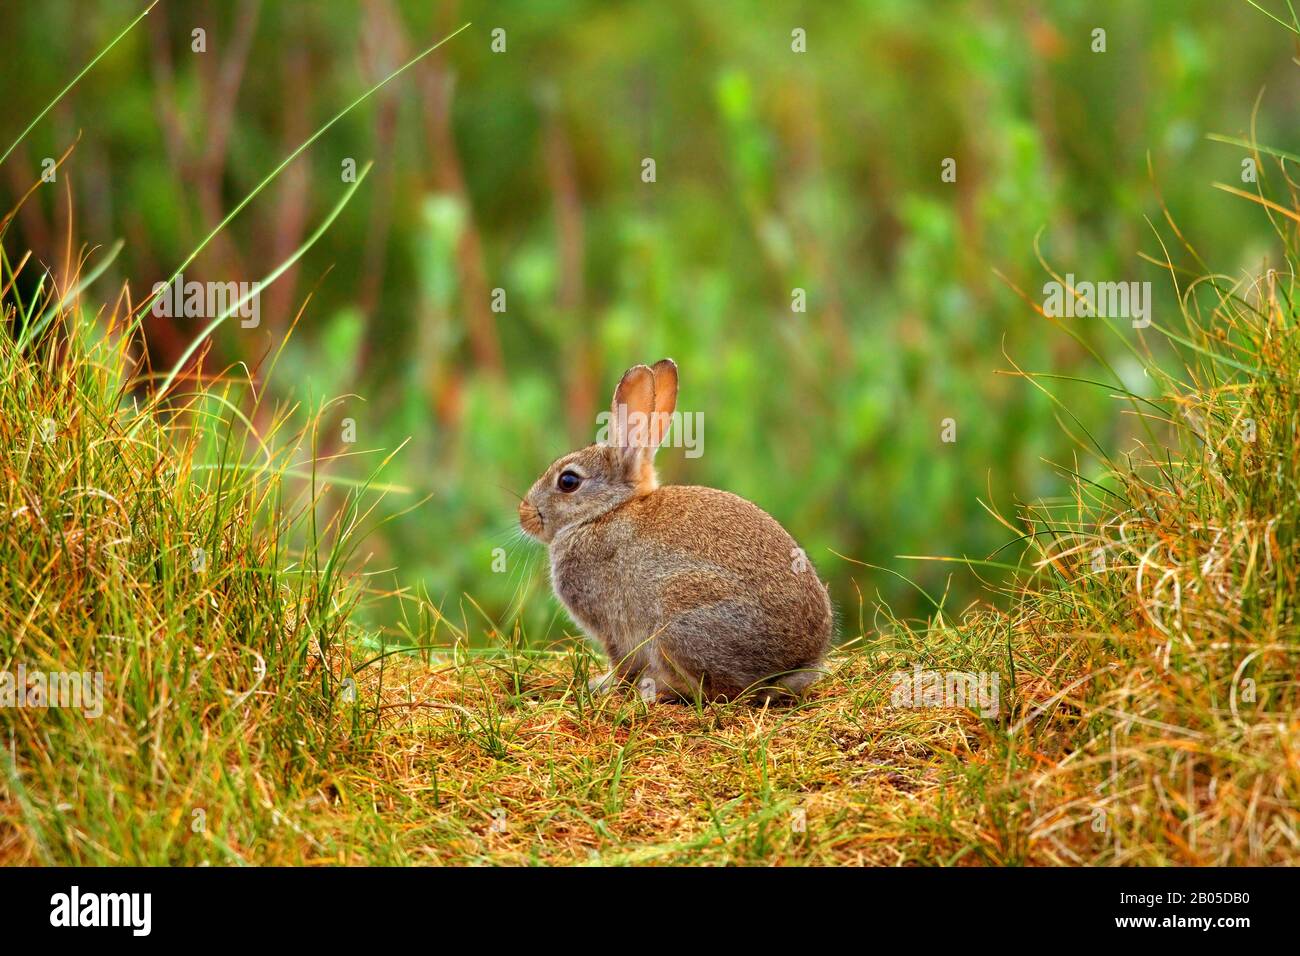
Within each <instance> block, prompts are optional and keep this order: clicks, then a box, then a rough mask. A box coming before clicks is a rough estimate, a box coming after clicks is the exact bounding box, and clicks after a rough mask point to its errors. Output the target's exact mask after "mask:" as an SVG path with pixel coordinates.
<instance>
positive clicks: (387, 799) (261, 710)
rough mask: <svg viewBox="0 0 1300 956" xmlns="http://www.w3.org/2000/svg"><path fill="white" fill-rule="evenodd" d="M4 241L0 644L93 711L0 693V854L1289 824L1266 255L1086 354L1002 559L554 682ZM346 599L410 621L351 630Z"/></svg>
mask: <svg viewBox="0 0 1300 956" xmlns="http://www.w3.org/2000/svg"><path fill="white" fill-rule="evenodd" d="M3 264H4V269H3V272H4V275H5V276H6V282H5V285H4V288H5V303H6V306H5V308H6V315H5V319H6V327H8V328H21V327H22V326H24V325H25V324H26V323H27V322H29V321H31V319H32V317H34V316H37V315H40V314H42V313H43V312H44V311H45V309H46V308H47V307H50V306H51V305H52V304H53V305H54V307H55V308H56V313H57V314H56V320H55V321H52V322H51V323H50V324H49V325H48V326H47V328H46V330H45V331H44V332H43V333H42V334H41V335H40V336H38V337H37V338H36V339H35V341H31V342H27V343H26V344H25V345H24V346H23V347H21V348H20V347H19V339H18V338H15V337H14V336H13V335H11V334H6V335H4V336H3V337H0V376H2V384H3V392H2V394H3V413H4V414H3V417H2V419H0V422H2V424H0V449H2V450H0V455H2V457H0V468H2V469H3V471H4V475H5V487H6V489H7V491H6V498H5V501H4V515H5V519H4V522H3V524H2V525H0V528H3V533H2V534H0V668H3V669H7V670H9V671H11V672H12V671H13V670H14V669H15V668H16V667H17V664H18V662H24V663H25V665H26V667H27V668H28V670H33V669H36V668H40V669H43V670H46V671H49V670H61V671H102V672H103V673H104V674H105V676H106V685H107V686H106V691H105V708H104V713H103V715H102V716H101V717H99V718H98V719H90V718H87V717H85V716H83V715H82V714H80V713H78V712H76V711H69V710H62V709H48V710H39V711H38V710H25V709H16V710H7V711H4V712H3V720H4V729H5V736H6V738H7V739H9V738H12V742H13V744H12V747H13V749H12V757H11V756H9V753H10V752H9V751H8V750H6V757H5V758H4V769H5V774H4V788H3V790H2V791H0V801H2V802H0V807H2V808H3V811H2V815H0V859H4V860H5V861H6V862H17V863H50V864H53V863H77V864H103V863H132V864H158V863H179V864H202V863H211V864H236V863H294V864H321V863H459V864H466V863H517V864H528V863H577V864H582V863H591V862H600V863H710V864H736V863H763V864H771V863H776V864H796V863H846V862H848V863H877V864H899V863H929V864H1022V863H1031V864H1054V863H1059V864H1068V863H1081V862H1086V863H1102V864H1112V863H1116V864H1117V863H1192V864H1201V863H1280V862H1294V861H1295V859H1296V858H1297V833H1296V831H1295V827H1294V820H1295V808H1296V806H1297V801H1298V799H1300V762H1298V761H1297V759H1296V754H1297V753H1298V752H1300V748H1298V747H1297V745H1298V744H1300V740H1298V739H1297V738H1298V737H1300V726H1298V725H1297V723H1296V720H1295V717H1294V714H1295V713H1296V704H1297V700H1296V687H1297V681H1296V677H1295V674H1296V671H1295V665H1296V654H1297V651H1298V650H1300V626H1298V625H1297V620H1296V607H1297V600H1300V598H1298V595H1300V587H1298V585H1297V578H1296V575H1297V569H1296V565H1295V562H1294V560H1293V559H1294V555H1295V553H1296V545H1297V533H1298V531H1300V516H1298V514H1297V509H1298V504H1297V503H1298V502H1300V464H1298V463H1297V462H1298V461H1300V457H1298V456H1297V454H1296V452H1297V446H1300V395H1298V394H1297V384H1296V383H1297V382H1300V341H1298V340H1297V335H1296V327H1297V322H1296V319H1297V316H1296V313H1295V311H1294V309H1293V308H1292V306H1291V302H1292V298H1293V292H1294V288H1293V285H1292V283H1291V282H1290V281H1289V280H1287V281H1283V280H1282V279H1281V278H1279V277H1277V276H1274V277H1273V278H1272V279H1268V278H1267V277H1266V278H1265V281H1264V283H1263V284H1262V285H1247V284H1239V285H1236V286H1228V285H1226V284H1224V282H1223V280H1207V281H1206V282H1204V283H1202V284H1201V285H1200V286H1198V287H1196V288H1194V289H1192V290H1191V291H1189V292H1188V293H1187V299H1186V302H1187V310H1186V312H1187V314H1186V316H1185V319H1186V321H1185V322H1184V323H1183V324H1182V325H1181V326H1180V327H1179V328H1178V329H1177V330H1176V331H1175V330H1174V329H1172V328H1169V329H1165V330H1164V331H1165V332H1166V333H1168V334H1170V335H1176V337H1177V339H1178V340H1179V341H1180V342H1181V343H1182V348H1183V349H1184V351H1185V354H1186V358H1187V364H1186V367H1185V371H1184V373H1183V375H1182V376H1181V377H1177V378H1175V377H1171V376H1168V375H1165V374H1163V373H1161V372H1160V371H1159V369H1158V367H1157V366H1156V365H1155V364H1154V363H1150V364H1148V365H1147V368H1148V374H1149V375H1151V376H1153V377H1155V379H1156V380H1157V382H1158V384H1159V398H1157V399H1156V400H1153V401H1136V400H1135V399H1134V397H1133V396H1131V395H1128V394H1126V393H1124V392H1123V390H1122V389H1121V388H1119V387H1118V386H1115V387H1113V388H1112V394H1113V395H1114V399H1115V401H1116V402H1117V404H1118V405H1121V406H1123V407H1124V409H1125V413H1126V414H1132V415H1138V416H1141V417H1142V418H1143V419H1144V422H1145V425H1146V426H1147V427H1148V428H1149V432H1150V438H1149V439H1148V440H1147V441H1146V442H1143V443H1140V444H1138V445H1135V447H1133V448H1130V449H1123V450H1122V451H1123V454H1116V455H1115V456H1114V457H1113V458H1106V457H1104V456H1103V455H1102V454H1101V452H1099V451H1098V449H1095V448H1089V447H1088V446H1087V443H1086V442H1085V443H1084V444H1083V445H1082V446H1081V451H1080V454H1081V457H1082V456H1084V455H1085V454H1087V453H1091V454H1093V455H1094V456H1095V457H1097V458H1098V459H1099V461H1100V462H1101V463H1104V464H1105V466H1106V468H1107V469H1108V473H1107V474H1106V475H1105V477H1104V478H1103V479H1102V480H1099V481H1095V480H1091V479H1088V480H1085V479H1082V478H1078V477H1075V478H1071V477H1070V474H1071V473H1072V472H1073V473H1076V474H1077V473H1081V472H1082V471H1083V470H1084V469H1083V465H1082V464H1080V463H1074V464H1073V465H1072V466H1071V468H1069V469H1062V488H1063V489H1068V490H1069V492H1070V493H1069V494H1066V495H1063V496H1061V497H1060V498H1058V499H1053V500H1049V501H1046V502H1040V503H1037V504H1034V505H1032V506H1030V505H1026V506H1025V507H1024V508H1023V509H1022V511H1021V512H1020V513H1018V514H1016V515H1012V516H1009V517H1007V518H1006V519H1005V521H1006V524H1007V525H1008V528H1009V529H1010V531H1011V532H1012V535H1011V537H1012V539H1013V544H1014V543H1016V541H1017V540H1018V542H1019V544H1020V545H1022V546H1027V547H1024V549H1023V552H1020V558H1019V560H1016V559H1015V558H1014V557H1008V556H1007V555H1000V556H997V557H995V558H994V559H992V560H993V563H997V564H1002V565H1006V566H1008V567H1018V568H1019V569H1020V571H1019V574H1018V581H1017V583H1016V585H1015V586H1014V587H1012V588H1010V589H1007V590H1006V591H1005V593H1001V594H990V600H989V601H988V602H983V603H980V604H977V605H974V606H972V607H970V608H968V609H966V610H965V611H964V612H962V613H958V614H954V613H951V612H949V611H948V610H946V609H944V608H943V607H942V601H941V599H937V598H936V599H935V601H936V605H938V609H937V610H936V613H935V614H934V615H932V616H931V617H929V618H926V619H924V620H917V621H902V620H897V619H895V618H893V617H892V616H891V615H890V614H889V612H888V609H887V608H884V607H876V608H874V609H873V613H872V614H871V615H862V617H863V618H864V619H865V623H866V626H865V628H857V627H856V626H855V625H854V619H855V618H857V617H858V616H859V615H858V614H856V613H854V612H855V611H856V610H857V609H852V608H843V609H842V610H845V611H846V613H845V614H844V618H845V624H844V630H845V638H846V641H845V643H844V645H843V646H842V647H841V648H840V649H839V651H838V652H837V653H836V655H835V656H834V658H833V660H832V673H831V675H830V676H829V677H828V678H827V679H826V680H824V681H823V682H821V683H820V684H818V685H815V687H814V690H813V692H812V693H811V694H810V696H809V697H808V698H807V699H806V700H805V701H804V702H802V703H801V704H799V705H798V706H795V707H790V708H775V709H769V708H758V707H753V706H749V705H745V704H723V705H719V704H709V705H701V706H694V707H692V706H671V705H657V704H646V703H644V702H642V701H640V700H639V699H637V698H636V697H635V696H628V697H621V696H617V695H616V696H613V697H610V698H603V699H592V698H591V697H590V696H589V695H588V693H587V691H586V689H585V687H586V678H587V676H588V675H589V674H590V673H592V672H593V668H594V667H595V662H593V661H592V659H591V656H590V652H589V651H588V650H587V648H586V646H585V645H584V644H583V643H582V642H581V641H580V640H577V639H576V638H572V637H563V638H561V639H560V640H558V641H556V642H554V643H553V644H552V645H550V646H547V647H540V648H539V647H536V646H534V644H533V643H532V642H530V641H529V640H528V639H527V636H526V635H524V634H523V633H522V632H521V631H520V630H519V625H518V623H517V621H516V622H513V623H512V622H502V623H500V624H497V623H494V622H492V621H491V620H489V619H488V618H487V617H486V616H485V615H481V614H480V613H479V612H478V611H477V609H476V608H474V607H473V602H472V600H471V599H468V598H467V599H466V602H465V603H466V604H467V605H468V607H469V611H468V613H463V622H462V623H460V624H456V623H453V622H452V620H451V619H450V615H448V614H446V613H445V612H444V609H441V608H439V607H437V606H435V605H434V604H432V603H430V602H429V601H428V600H427V599H425V598H421V597H417V596H415V595H411V594H397V595H393V594H382V593H380V592H379V590H378V589H377V588H375V587H374V586H372V585H371V584H370V583H368V582H370V581H371V580H372V578H371V577H369V576H368V575H367V574H366V573H365V563H364V561H363V560H361V558H362V556H363V555H362V553H361V550H360V549H362V548H363V547H364V531H365V530H366V529H370V528H373V525H374V521H373V520H372V519H370V518H369V517H368V516H369V515H370V514H371V511H372V509H373V506H374V503H375V501H376V500H377V498H378V493H377V492H375V491H374V490H373V488H369V487H367V486H366V485H365V484H362V486H360V487H356V488H350V489H349V488H345V489H343V490H342V491H341V492H340V491H337V490H336V491H334V492H331V491H329V490H328V487H329V482H328V480H326V479H324V478H323V477H320V476H319V475H318V472H317V469H318V468H320V467H324V465H325V464H326V463H320V462H317V461H316V460H315V456H314V453H313V449H314V447H315V436H314V433H313V427H312V421H311V420H310V419H309V420H308V423H307V424H306V425H305V426H298V427H296V428H295V427H294V426H293V425H292V424H291V422H292V421H294V420H295V419H298V418H301V417H303V416H302V415H301V414H298V413H297V410H294V409H288V408H275V409H267V408H263V407H261V406H260V404H259V400H258V397H257V396H260V395H264V394H266V392H265V391H264V390H260V391H255V390H252V389H250V388H249V387H248V386H247V383H241V382H240V381H239V380H238V379H237V378H236V377H234V376H233V375H229V376H221V377H218V378H216V379H214V380H210V381H205V382H202V383H198V382H194V383H190V386H191V391H190V392H189V393H188V394H185V393H179V392H177V391H173V392H172V394H171V396H170V398H169V399H168V400H167V401H165V402H157V403H153V404H145V405H141V404H140V403H138V401H137V400H136V398H135V394H136V393H135V390H136V389H138V388H139V387H140V385H141V384H142V383H144V382H146V381H147V380H148V376H140V375H136V374H133V372H134V371H135V370H136V362H135V360H134V358H133V355H134V354H135V352H134V350H133V348H132V343H133V341H135V336H132V335H126V334H122V332H123V323H122V322H120V321H119V322H114V321H113V320H111V319H109V320H107V321H106V320H105V319H104V317H102V316H101V317H98V318H96V319H89V318H77V315H76V314H75V313H72V312H68V311H66V310H65V311H58V310H57V302H58V301H59V296H58V295H57V294H56V291H55V290H53V289H47V290H45V291H44V293H43V295H44V297H45V301H43V302H38V301H26V302H24V301H23V300H22V298H21V297H20V296H19V295H18V294H17V293H16V292H15V291H14V287H13V284H12V283H10V282H8V281H7V280H8V278H11V277H12V273H11V270H10V269H9V267H8V260H7V259H6V260H4V261H3ZM1261 290H1262V291H1261ZM24 317H26V318H24ZM1117 334H1126V332H1125V330H1122V329H1120V330H1117ZM275 358H276V356H273V357H272V359H271V361H270V366H269V369H268V374H274V362H275ZM1039 384H1044V385H1045V386H1046V384H1048V383H1047V382H1045V381H1040V382H1039ZM1024 387H1030V386H1029V385H1028V384H1025V385H1024ZM1247 418H1249V419H1252V420H1253V422H1254V433H1253V440H1251V441H1245V440H1244V438H1243V436H1244V435H1246V434H1248V432H1247V431H1244V430H1243V429H1244V428H1245V427H1246V425H1245V420H1246V419H1247ZM1063 421H1065V422H1067V424H1068V416H1067V417H1066V418H1064V419H1063ZM49 422H53V423H54V427H53V429H51V427H50V425H49V424H48V423H49ZM47 437H48V438H49V439H50V440H46V439H47ZM345 484H346V483H345ZM340 496H341V497H340ZM196 548H200V549H202V551H203V553H204V554H205V556H206V560H205V562H204V564H203V566H202V568H201V569H200V570H196V565H195V563H194V556H195V554H196V552H195V550H194V549H196ZM1097 548H1101V549H1102V552H1101V553H1102V555H1103V560H1101V561H1100V562H1098V558H1097V552H1096V549H1097ZM971 566H972V568H973V569H974V570H976V571H978V570H979V567H980V563H978V562H971ZM375 580H377V578H376V579H375ZM381 597H382V598H384V599H389V600H397V601H399V602H400V603H401V604H402V606H403V607H404V608H405V610H404V617H405V619H406V621H407V625H406V626H405V627H404V629H403V631H404V633H403V634H402V635H401V639H402V640H403V641H404V642H406V644H407V645H416V646H417V647H419V648H420V649H419V650H417V651H410V650H407V651H404V652H400V653H398V652H395V651H394V648H393V647H391V646H389V645H388V644H387V643H386V642H387V641H388V640H390V639H392V640H395V639H396V638H384V637H383V636H382V635H377V634H374V633H365V632H363V631H362V629H361V627H360V625H359V624H358V623H357V621H358V619H357V618H356V617H355V614H354V611H355V608H356V605H357V602H358V601H365V600H377V599H380V598H381ZM841 603H843V602H841ZM471 621H474V622H481V623H477V624H470V623H469V622H471ZM485 641H486V642H488V643H490V644H491V645H492V646H491V647H489V648H488V649H486V650H485V649H484V648H483V647H481V646H479V645H481V644H483V643H484V642H485ZM376 647H379V648H381V649H382V650H381V651H380V652H378V653H377V652H376V650H375V648H376ZM918 662H919V663H921V664H923V665H924V666H926V667H929V668H934V669H937V670H949V669H955V670H961V671H968V672H970V671H984V670H991V671H997V672H998V673H999V674H1000V677H1001V681H1002V685H1001V686H1002V702H1001V708H1000V712H999V714H998V715H997V716H996V717H994V718H991V719H981V718H980V717H978V716H977V715H976V714H974V713H973V712H972V711H971V710H970V709H966V710H953V709H947V710H945V709H937V708H924V709H909V708H901V707H897V706H893V704H892V703H891V688H892V682H891V678H890V675H891V674H892V673H893V672H894V671H897V670H903V671H907V670H909V669H910V668H911V667H912V665H913V664H915V663H918ZM349 680H350V681H351V682H352V683H350V684H349V683H345V681H349ZM1247 688H1249V690H1248V689H1247Z"/></svg>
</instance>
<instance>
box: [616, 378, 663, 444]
mask: <svg viewBox="0 0 1300 956" xmlns="http://www.w3.org/2000/svg"><path fill="white" fill-rule="evenodd" d="M654 410H655V376H654V373H653V372H652V371H650V369H649V368H648V367H647V366H645V365H633V366H632V367H631V368H630V369H628V370H627V371H626V372H624V373H623V377H622V378H621V379H619V383H618V388H616V389H614V402H613V404H612V405H611V406H610V416H611V418H610V444H611V445H613V446H614V447H615V448H623V449H628V450H634V449H639V448H651V447H653V446H652V445H651V444H650V422H651V418H652V415H653V413H654Z"/></svg>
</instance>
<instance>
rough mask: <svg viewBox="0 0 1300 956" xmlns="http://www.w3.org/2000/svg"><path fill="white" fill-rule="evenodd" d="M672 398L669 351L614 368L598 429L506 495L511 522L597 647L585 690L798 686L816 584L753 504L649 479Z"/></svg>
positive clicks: (737, 691) (819, 624) (823, 607)
mask: <svg viewBox="0 0 1300 956" xmlns="http://www.w3.org/2000/svg"><path fill="white" fill-rule="evenodd" d="M676 405H677V366H676V364H674V362H673V361H672V360H671V359H663V360H662V361H660V362H656V363H655V365H654V368H648V367H647V366H645V365H637V366H634V367H632V368H630V369H628V370H627V372H626V373H625V374H624V375H623V378H622V380H621V381H620V382H619V383H618V388H617V389H615V391H614V402H613V405H612V408H611V416H610V417H611V421H610V440H609V443H608V444H596V445H588V446H587V447H586V448H582V449H580V450H578V451H575V452H571V453H569V454H567V455H565V456H564V457H563V458H560V459H558V460H557V461H556V462H555V463H554V464H552V465H551V467H550V468H548V469H547V470H546V472H545V473H544V474H543V475H542V477H541V478H539V479H538V480H537V483H536V484H534V485H533V487H532V488H531V489H530V490H529V492H528V496H527V497H526V498H525V499H524V500H523V501H521V502H520V504H519V524H520V526H521V527H522V528H523V529H524V531H526V532H527V533H528V534H529V535H531V536H532V537H534V538H536V539H538V540H539V541H543V542H546V543H547V544H548V545H549V546H550V558H551V584H552V586H553V587H554V588H555V593H556V595H558V596H559V598H560V600H561V601H563V602H564V605H565V607H567V608H568V609H569V613H570V614H572V615H573V617H574V619H575V620H576V621H577V622H578V623H579V624H580V625H581V626H582V627H583V628H584V629H585V630H586V631H587V632H588V633H589V634H590V635H591V636H592V637H594V638H595V639H597V640H599V641H600V643H601V644H602V645H603V646H604V648H605V651H606V653H608V655H609V660H610V664H611V671H610V672H609V673H607V674H605V675H603V676H602V677H599V678H596V679H594V680H593V681H592V682H591V687H592V689H593V690H601V691H604V690H608V689H609V688H610V687H611V686H612V685H613V684H614V683H615V680H616V679H618V680H622V681H625V682H628V683H636V684H638V685H640V686H641V687H642V688H643V690H650V691H652V692H653V693H654V694H655V695H656V696H657V697H659V698H660V699H672V698H696V697H697V696H698V697H702V698H704V699H730V698H735V697H739V696H742V695H744V694H746V693H747V692H751V691H753V692H756V693H757V694H758V695H759V696H760V697H762V698H764V699H770V698H772V697H774V696H777V695H780V694H783V693H786V692H788V693H793V694H799V693H800V692H802V691H803V689H804V688H805V687H807V686H808V685H809V684H811V683H812V682H813V681H814V680H816V679H817V677H818V676H820V672H819V670H818V668H819V666H820V665H821V661H822V658H823V656H824V655H825V653H826V649H827V646H828V645H829V643H830V639H831V628H832V618H831V603H830V598H829V597H828V595H827V592H826V586H825V585H824V584H823V583H822V582H821V580H820V579H819V578H818V577H817V573H816V571H814V570H813V568H812V566H811V564H810V563H809V562H808V560H807V558H805V557H804V554H803V551H802V550H800V549H799V547H798V545H796V544H795V542H794V539H793V538H791V537H790V535H789V534H787V533H786V531H785V529H784V528H782V527H781V526H780V525H779V524H778V523H777V522H776V521H775V520H774V519H773V518H772V517H771V516H770V515H768V514H767V513H766V512H765V511H763V510H762V509H760V508H758V507H757V506H756V505H753V504H751V503H750V502H748V501H746V500H745V499H744V498H739V497H737V496H736V495H733V494H730V493H728V492H726V491H718V490H716V489H714V488H699V487H693V486H687V485H667V486H664V487H660V485H659V480H658V477H657V476H656V475H655V470H654V454H655V450H656V449H657V448H658V447H659V444H660V443H661V442H662V441H663V439H664V433H665V432H666V431H667V429H668V426H669V424H670V419H671V416H672V413H673V410H674V408H675V407H676ZM651 682H653V683H651Z"/></svg>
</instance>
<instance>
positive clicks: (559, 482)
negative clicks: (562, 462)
mask: <svg viewBox="0 0 1300 956" xmlns="http://www.w3.org/2000/svg"><path fill="white" fill-rule="evenodd" d="M580 484H582V476H581V475H579V474H578V473H577V472H576V471H562V472H560V477H559V478H557V479H556V481H555V487H556V488H559V489H560V490H561V491H564V492H571V491H577V490H578V485H580Z"/></svg>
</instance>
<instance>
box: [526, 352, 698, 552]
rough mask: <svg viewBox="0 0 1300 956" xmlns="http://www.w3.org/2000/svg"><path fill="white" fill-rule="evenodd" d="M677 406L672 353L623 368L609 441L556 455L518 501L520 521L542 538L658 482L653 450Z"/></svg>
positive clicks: (642, 492)
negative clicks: (657, 359) (650, 364)
mask: <svg viewBox="0 0 1300 956" xmlns="http://www.w3.org/2000/svg"><path fill="white" fill-rule="evenodd" d="M676 406H677V365H676V364H675V363H674V362H673V360H672V359H662V360H660V361H658V362H656V363H655V364H654V367H650V366H647V365H634V366H633V367H632V368H630V369H628V370H627V371H626V372H624V373H623V377H622V379H620V380H619V383H618V387H617V388H616V389H614V401H613V403H612V405H611V406H610V421H609V426H608V435H609V440H608V441H607V442H604V443H601V444H596V445H588V446H587V447H586V448H580V449H578V450H577V451H574V452H570V453H569V454H567V455H564V456H563V457H561V458H558V459H556V460H555V462H554V463H552V464H551V466H550V467H549V468H547V469H546V471H545V472H543V473H542V476H541V477H540V478H538V479H537V481H536V483H535V484H534V485H533V487H532V488H530V489H529V491H528V495H527V496H526V497H525V498H524V500H523V501H521V502H520V503H519V526H520V527H521V528H523V529H524V531H526V532H527V533H528V534H530V535H532V536H533V537H534V538H537V539H538V540H539V541H546V542H549V541H550V540H551V539H552V538H554V537H555V534H556V532H558V531H560V530H561V529H562V528H566V527H569V526H570V525H573V524H581V523H585V522H587V521H591V520H593V519H595V518H599V517H600V516H601V515H603V514H606V513H608V512H610V511H612V510H613V509H615V508H617V507H618V506H619V505H621V504H623V503H624V502H625V501H628V500H630V499H632V498H636V497H638V496H640V495H645V494H649V493H650V492H651V491H654V489H655V488H657V487H658V486H659V479H658V477H657V476H656V475H655V470H654V454H655V451H656V449H658V447H659V444H660V443H661V442H662V441H663V438H664V434H665V432H667V430H668V426H669V424H670V422H671V419H672V414H673V410H674V408H676Z"/></svg>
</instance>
